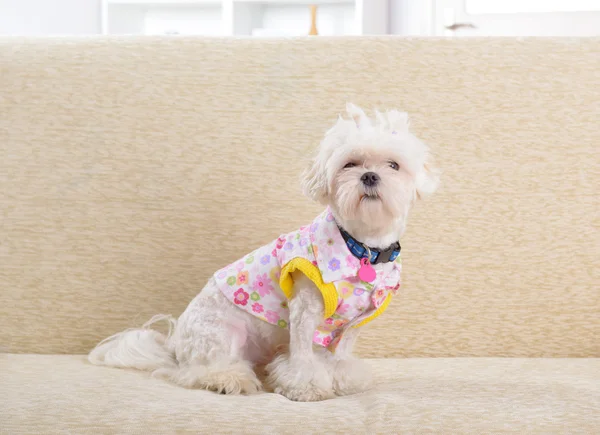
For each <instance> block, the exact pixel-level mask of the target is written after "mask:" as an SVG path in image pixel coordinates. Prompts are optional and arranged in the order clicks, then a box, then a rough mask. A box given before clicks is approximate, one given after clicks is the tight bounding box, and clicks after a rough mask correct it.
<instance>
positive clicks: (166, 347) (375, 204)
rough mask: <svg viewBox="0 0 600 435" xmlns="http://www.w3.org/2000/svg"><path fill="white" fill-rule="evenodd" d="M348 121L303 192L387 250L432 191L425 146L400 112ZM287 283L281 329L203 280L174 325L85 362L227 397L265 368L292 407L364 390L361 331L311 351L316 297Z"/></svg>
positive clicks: (351, 109) (247, 388) (135, 333)
mask: <svg viewBox="0 0 600 435" xmlns="http://www.w3.org/2000/svg"><path fill="white" fill-rule="evenodd" d="M347 115H348V116H347V117H346V118H342V117H340V118H339V119H338V121H337V123H336V124H335V125H334V126H333V128H331V129H330V130H329V131H328V132H327V134H326V135H325V138H324V139H323V141H322V142H321V144H320V147H319V149H318V152H317V155H316V157H315V158H314V161H313V162H312V164H311V167H310V169H309V170H308V171H307V172H306V173H305V174H304V179H303V188H304V192H305V194H306V195H307V196H309V197H310V198H312V199H314V200H316V201H319V202H321V203H323V204H326V205H329V206H330V207H331V209H332V211H333V213H334V216H335V218H336V220H337V222H338V223H339V224H340V225H341V226H342V227H343V228H345V229H346V230H347V231H348V232H349V233H350V234H352V235H353V237H355V238H356V239H358V240H360V241H361V242H362V243H364V244H367V245H369V246H372V247H376V248H386V247H388V246H389V245H391V244H392V243H394V242H395V241H397V240H398V239H399V238H400V236H401V235H402V234H403V232H404V229H405V226H406V219H407V216H408V212H409V209H410V208H411V206H412V204H413V203H414V201H415V200H416V199H417V198H420V197H422V196H424V195H426V194H429V193H431V192H433V191H434V190H435V189H436V187H437V183H438V176H437V173H436V172H435V171H434V170H433V169H432V167H431V162H430V155H429V149H428V147H427V146H426V145H425V144H423V143H422V142H421V141H420V140H419V139H417V138H416V137H415V136H413V135H412V134H411V133H410V132H409V123H408V116H407V114H406V113H402V112H398V111H396V110H391V111H388V112H385V113H380V112H376V115H375V118H374V119H371V118H369V117H368V116H367V115H366V114H365V113H364V112H363V111H362V110H361V109H360V108H358V107H357V106H354V105H351V104H349V105H348V106H347ZM366 172H374V173H375V174H377V176H378V177H379V182H378V183H377V184H376V185H375V186H367V185H365V184H364V183H363V182H362V181H361V177H362V176H363V174H365V173H366ZM240 256H241V255H240ZM374 267H375V268H377V267H380V265H375V266H374ZM293 278H294V286H295V288H294V298H293V299H292V300H290V303H289V308H290V330H289V331H287V330H284V329H281V328H279V327H277V326H274V325H271V324H269V323H267V322H264V321H262V320H260V319H258V318H257V317H254V316H252V315H251V314H249V313H247V312H245V311H243V310H240V309H239V308H238V307H236V306H235V305H233V304H232V303H231V302H230V301H229V300H227V299H226V297H225V296H224V295H223V294H222V293H221V291H220V290H219V289H218V288H217V286H216V284H215V282H214V280H212V279H211V280H209V282H208V283H207V284H206V286H205V287H204V289H203V290H202V291H201V292H200V294H198V295H197V296H196V297H195V298H194V300H192V302H191V303H190V304H189V306H188V307H187V309H186V310H185V311H184V313H183V314H182V315H181V316H180V317H179V319H178V320H177V321H175V319H173V318H172V317H170V316H155V318H153V319H152V320H151V321H150V322H148V324H146V325H144V326H143V327H142V328H141V329H132V330H126V331H123V332H121V333H119V334H116V335H113V336H111V337H109V338H107V339H105V340H103V341H102V342H101V343H100V344H98V346H97V347H96V348H95V349H94V350H92V352H91V353H90V354H89V361H90V362H92V363H93V364H98V365H106V366H112V367H122V368H136V369H140V370H148V371H152V372H153V375H154V376H158V377H161V378H164V379H168V380H169V381H171V382H174V383H176V384H178V385H181V386H183V387H186V388H203V389H208V390H213V391H217V392H220V393H227V394H239V393H247V394H248V393H254V392H256V391H258V390H259V389H261V387H262V386H261V382H260V380H259V379H258V377H257V375H256V374H255V371H254V367H255V366H256V365H260V364H267V366H266V370H267V374H268V376H267V383H268V384H269V386H270V387H271V388H272V389H273V390H274V391H275V392H276V393H279V394H282V395H284V396H286V397H287V398H289V399H291V400H297V401H316V400H324V399H328V398H332V397H334V396H335V395H346V394H353V393H357V392H360V391H364V390H366V389H367V388H369V386H370V384H371V377H370V374H369V369H368V367H367V366H366V365H365V364H364V363H363V362H361V361H360V360H358V359H356V358H354V357H353V356H352V348H353V345H354V342H355V341H356V338H357V335H358V332H359V329H349V330H347V331H345V332H344V334H343V336H342V340H341V341H340V343H339V345H338V347H337V349H336V352H335V354H331V353H330V352H329V351H327V350H326V349H324V348H321V347H316V346H314V347H313V344H312V337H313V332H314V331H315V329H316V327H317V325H318V324H319V323H320V322H321V321H322V320H323V311H324V309H323V308H324V307H323V300H322V296H321V294H320V292H319V291H318V290H317V288H316V287H315V285H314V284H313V283H312V282H311V281H310V280H309V279H307V278H306V277H305V276H303V275H302V274H296V275H295V276H294V277H293ZM160 320H167V321H168V322H169V325H170V327H172V331H171V329H170V331H169V333H168V334H167V335H164V334H160V333H159V332H157V331H154V330H152V329H150V326H151V324H152V323H154V322H156V321H160Z"/></svg>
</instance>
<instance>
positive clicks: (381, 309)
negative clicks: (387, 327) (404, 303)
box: [352, 293, 392, 328]
mask: <svg viewBox="0 0 600 435" xmlns="http://www.w3.org/2000/svg"><path fill="white" fill-rule="evenodd" d="M391 300H392V294H391V293H388V295H387V297H386V298H385V300H384V301H383V303H382V304H381V305H380V306H379V308H377V309H376V310H375V312H374V313H373V314H371V315H370V316H369V317H367V318H366V319H364V320H362V321H361V322H360V323H357V324H356V325H354V326H352V327H353V328H358V327H359V326H363V325H366V324H367V323H369V322H370V321H371V320H373V319H374V318H376V317H379V316H380V315H381V313H383V312H384V311H385V309H386V308H387V306H388V305H389V304H390V301H391Z"/></svg>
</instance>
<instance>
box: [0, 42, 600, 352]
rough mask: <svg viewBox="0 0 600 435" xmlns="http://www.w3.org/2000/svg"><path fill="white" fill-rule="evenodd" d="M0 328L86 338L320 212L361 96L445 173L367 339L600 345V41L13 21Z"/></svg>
mask: <svg viewBox="0 0 600 435" xmlns="http://www.w3.org/2000/svg"><path fill="white" fill-rule="evenodd" d="M0 68H1V76H0V79H1V87H0V219H1V223H2V224H1V226H0V291H1V292H0V318H1V319H2V321H1V322H0V345H1V346H2V348H3V349H4V350H5V351H11V352H37V353H84V352H87V351H88V350H89V349H90V348H92V347H93V346H94V345H95V343H96V342H98V341H99V340H100V339H102V338H104V337H106V336H108V335H110V334H113V333H115V332H117V331H119V330H122V329H125V328H129V327H134V326H139V325H141V324H142V323H144V322H145V321H146V320H147V319H149V318H150V317H151V316H152V315H154V314H157V313H172V314H175V315H178V314H179V313H181V312H182V310H183V309H184V308H185V307H186V305H187V304H188V302H189V301H190V300H191V299H192V298H193V297H194V296H195V295H196V294H197V293H198V292H199V291H200V290H201V288H202V287H203V285H204V284H205V282H206V280H207V278H208V277H209V276H210V275H211V274H212V273H213V272H214V271H215V270H216V269H217V268H219V267H221V266H224V265H226V264H228V263H229V262H231V261H233V260H235V259H237V258H239V257H240V256H242V255H243V254H245V253H247V252H249V251H250V250H252V249H254V248H255V247H257V246H259V245H261V244H263V243H265V242H268V241H270V240H272V239H273V238H274V237H276V236H277V235H279V234H281V233H284V232H287V231H290V230H293V229H295V228H297V227H298V226H299V225H301V224H304V223H307V222H310V221H311V220H312V218H313V217H314V216H315V215H316V214H317V213H318V212H319V211H320V209H321V207H320V206H318V205H316V204H313V203H311V202H310V201H309V200H308V199H306V198H304V197H302V195H301V193H300V188H299V182H298V181H299V175H300V173H301V171H302V169H303V168H304V167H305V165H306V164H307V162H308V156H309V155H310V153H311V152H312V150H313V149H314V147H315V145H316V144H317V143H318V141H319V140H320V138H321V137H322V135H323V133H324V131H325V130H326V129H327V128H328V127H329V126H331V125H332V123H333V122H334V120H335V119H336V116H337V114H338V113H340V112H342V111H343V109H344V106H345V103H346V102H347V101H351V102H354V103H356V104H358V105H360V106H362V107H364V108H380V109H387V108H398V109H401V110H405V111H408V112H409V113H410V115H411V119H412V128H413V130H414V132H415V133H416V134H417V135H418V136H420V137H421V138H422V139H424V140H425V141H426V142H428V143H429V144H430V145H431V146H432V148H433V150H434V152H435V154H436V156H437V162H438V164H439V166H440V168H441V169H442V171H443V174H442V184H441V187H440V189H439V191H438V192H437V193H436V194H435V195H433V196H432V197H431V198H430V199H427V200H425V201H421V202H419V203H418V204H417V205H416V207H415V208H414V210H413V212H412V214H411V216H410V219H409V221H410V222H409V227H408V230H407V232H406V235H405V237H404V238H403V240H402V247H403V250H402V255H403V267H404V280H403V281H404V282H403V287H402V290H401V292H400V294H399V295H398V296H397V297H396V298H395V300H394V301H393V303H392V306H391V308H390V309H389V310H388V312H387V313H386V315H384V316H382V317H381V318H380V319H378V320H377V321H376V322H373V323H371V325H370V326H369V327H365V332H364V335H363V336H362V338H361V342H360V345H359V350H360V353H361V354H363V355H366V356H377V357H384V356H385V357H391V356H548V357H567V356H600V347H599V341H598V337H599V336H600V326H599V322H600V321H599V313H600V293H599V284H600V282H599V281H600V277H599V275H598V270H599V268H598V261H599V258H600V251H599V249H600V248H599V247H600V231H599V228H598V225H599V221H598V210H599V207H598V206H599V203H598V198H599V187H598V186H600V170H599V168H600V159H599V154H600V153H599V151H598V147H599V146H600V128H599V124H598V122H599V119H600V75H599V73H598V71H600V40H599V39H519V40H516V39H448V40H441V39H402V38H392V37H390V38H337V39H331V38H320V37H317V38H314V39H299V40H262V39H261V40H254V39H242V40H232V39H195V38H164V39H160V38H132V39H131V38H110V39H102V38H80V39H24V40H22V39H1V40H0Z"/></svg>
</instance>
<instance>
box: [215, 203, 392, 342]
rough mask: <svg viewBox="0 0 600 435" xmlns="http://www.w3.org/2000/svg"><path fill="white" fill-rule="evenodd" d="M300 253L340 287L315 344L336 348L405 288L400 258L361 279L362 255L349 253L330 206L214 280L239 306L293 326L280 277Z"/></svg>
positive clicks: (314, 338)
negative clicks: (366, 279)
mask: <svg viewBox="0 0 600 435" xmlns="http://www.w3.org/2000/svg"><path fill="white" fill-rule="evenodd" d="M296 258H304V259H307V260H308V261H310V262H311V263H312V264H313V265H314V266H316V267H317V268H318V271H319V272H320V275H321V277H322V279H323V282H325V283H333V285H334V286H335V290H336V292H337V295H335V296H336V298H337V307H334V310H335V311H334V312H333V313H332V314H331V315H329V316H327V318H326V319H324V320H323V323H322V324H321V325H319V327H318V328H317V329H316V331H315V333H314V337H313V342H314V343H315V344H318V345H321V346H324V347H327V348H329V349H330V350H332V351H333V350H334V349H335V347H336V346H337V343H338V342H339V340H340V338H341V336H342V334H343V332H344V331H345V330H346V328H348V327H350V326H360V324H362V323H366V321H369V320H371V319H372V318H374V317H376V316H378V315H379V314H380V313H381V312H382V311H383V310H384V309H385V307H386V306H387V303H388V302H389V297H391V295H392V294H395V293H396V291H397V290H398V288H399V287H400V271H401V262H400V257H398V258H397V259H396V260H395V261H394V262H389V263H382V264H377V265H373V266H372V267H373V268H374V269H375V271H376V273H377V276H376V278H375V280H374V281H373V282H371V283H367V282H364V281H361V280H360V278H359V277H358V275H357V274H358V270H359V267H360V263H359V260H358V259H357V258H356V257H355V256H354V255H352V254H351V253H350V251H349V249H348V247H347V246H346V242H345V241H344V239H343V237H342V235H341V234H340V231H339V229H338V226H337V224H336V222H335V219H334V217H333V215H332V213H331V211H330V210H329V209H327V210H325V211H324V212H323V213H321V214H320V215H319V216H318V217H317V218H316V219H315V220H314V221H313V223H312V224H311V225H309V226H306V227H301V228H300V229H299V230H297V231H294V232H291V233H289V234H286V235H282V236H280V237H279V238H277V239H276V240H274V241H273V242H271V243H269V244H267V245H265V246H262V247H261V248H258V249H257V250H255V251H254V252H251V253H250V254H248V255H246V256H245V257H243V258H242V259H240V260H238V261H236V262H234V263H232V264H230V265H229V266H227V267H225V268H223V269H221V270H219V271H217V273H216V274H215V279H216V282H217V285H218V287H219V288H220V289H221V291H222V292H223V294H224V295H225V296H226V297H227V298H228V299H229V300H230V301H231V302H232V303H234V304H235V305H237V306H238V307H239V308H241V309H243V310H245V311H247V312H248V313H250V314H252V315H254V316H256V317H258V318H260V319H262V320H264V321H266V322H269V323H272V324H273V325H277V326H279V327H281V328H289V308H288V299H287V297H286V296H285V294H284V292H283V291H282V289H281V287H280V276H281V271H282V268H284V267H285V265H286V264H288V263H289V262H290V261H291V260H293V259H296ZM326 311H327V309H326ZM330 311H333V310H330ZM326 314H328V313H326Z"/></svg>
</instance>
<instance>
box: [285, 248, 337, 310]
mask: <svg viewBox="0 0 600 435" xmlns="http://www.w3.org/2000/svg"><path fill="white" fill-rule="evenodd" d="M297 270H298V271H300V272H302V273H303V274H304V275H306V277H307V278H308V279H310V280H311V281H312V282H314V283H315V285H316V286H317V288H318V289H319V290H320V291H321V294H322V295H323V304H324V305H325V312H324V313H323V315H324V318H325V319H328V318H330V317H331V316H333V313H335V310H337V306H338V294H337V290H336V289H335V285H333V283H325V282H323V277H322V276H321V271H320V270H319V268H318V267H317V266H315V265H314V264H312V263H311V262H310V261H308V260H307V259H306V258H302V257H297V258H294V259H292V260H290V261H289V262H288V263H287V264H286V265H285V266H283V268H282V269H281V276H280V277H279V286H280V287H281V290H283V294H284V295H285V296H286V297H287V298H288V299H291V298H292V297H293V296H294V280H293V279H292V273H293V272H295V271H297Z"/></svg>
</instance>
